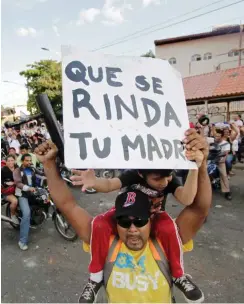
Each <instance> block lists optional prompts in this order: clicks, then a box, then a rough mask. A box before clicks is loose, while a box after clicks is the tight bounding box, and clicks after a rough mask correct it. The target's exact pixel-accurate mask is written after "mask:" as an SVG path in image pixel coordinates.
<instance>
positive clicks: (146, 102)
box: [141, 98, 161, 128]
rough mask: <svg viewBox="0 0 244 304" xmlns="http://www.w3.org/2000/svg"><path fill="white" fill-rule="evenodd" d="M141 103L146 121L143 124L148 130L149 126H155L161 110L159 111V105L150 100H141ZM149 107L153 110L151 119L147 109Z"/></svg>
mask: <svg viewBox="0 0 244 304" xmlns="http://www.w3.org/2000/svg"><path fill="white" fill-rule="evenodd" d="M141 101H142V103H143V107H144V111H145V114H146V119H147V121H146V122H144V123H145V125H146V126H147V127H149V128H150V127H151V126H153V125H155V124H156V123H157V122H158V121H159V119H160V117H161V110H160V107H159V105H158V104H157V103H156V102H155V101H153V100H151V99H147V98H141ZM149 106H150V107H151V108H153V109H154V117H153V118H151V116H150V112H149V109H148V107H149Z"/></svg>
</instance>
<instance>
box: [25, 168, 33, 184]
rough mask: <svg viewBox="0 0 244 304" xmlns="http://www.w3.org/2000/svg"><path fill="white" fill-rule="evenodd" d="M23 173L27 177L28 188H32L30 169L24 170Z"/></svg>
mask: <svg viewBox="0 0 244 304" xmlns="http://www.w3.org/2000/svg"><path fill="white" fill-rule="evenodd" d="M24 173H25V175H26V176H27V182H28V186H30V187H32V170H31V169H30V168H25V169H24Z"/></svg>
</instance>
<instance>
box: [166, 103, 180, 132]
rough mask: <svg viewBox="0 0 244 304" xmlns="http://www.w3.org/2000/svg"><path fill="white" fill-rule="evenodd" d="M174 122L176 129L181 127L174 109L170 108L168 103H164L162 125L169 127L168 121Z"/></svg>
mask: <svg viewBox="0 0 244 304" xmlns="http://www.w3.org/2000/svg"><path fill="white" fill-rule="evenodd" d="M170 120H174V121H175V123H176V125H177V127H179V128H180V127H181V123H180V121H179V118H178V117H177V115H176V113H175V111H174V109H173V108H172V106H171V104H170V103H169V102H167V103H166V106H165V116H164V125H165V126H166V127H168V126H169V121H170Z"/></svg>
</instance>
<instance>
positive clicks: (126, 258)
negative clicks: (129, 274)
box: [115, 252, 146, 273]
mask: <svg viewBox="0 0 244 304" xmlns="http://www.w3.org/2000/svg"><path fill="white" fill-rule="evenodd" d="M145 259H146V257H145V256H142V257H140V259H139V261H138V262H137V264H135V262H134V258H133V256H132V255H130V254H128V253H122V252H120V253H119V254H118V256H117V259H116V261H115V265H116V266H117V267H118V268H121V269H123V268H130V269H135V268H137V269H138V270H141V272H142V273H144V272H145V271H146V268H145Z"/></svg>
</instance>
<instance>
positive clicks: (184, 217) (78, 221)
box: [35, 129, 212, 302]
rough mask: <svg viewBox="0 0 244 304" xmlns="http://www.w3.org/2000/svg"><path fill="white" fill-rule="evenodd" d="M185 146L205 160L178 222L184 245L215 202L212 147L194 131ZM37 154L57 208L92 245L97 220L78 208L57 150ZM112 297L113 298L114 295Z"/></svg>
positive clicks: (43, 149) (50, 146)
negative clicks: (209, 166) (210, 162)
mask: <svg viewBox="0 0 244 304" xmlns="http://www.w3.org/2000/svg"><path fill="white" fill-rule="evenodd" d="M185 143H186V146H187V149H189V150H193V151H194V150H195V151H197V150H202V152H203V155H204V160H203V162H202V164H201V166H200V167H199V170H198V175H197V193H196V194H195V198H194V199H193V203H192V204H190V205H188V206H186V207H185V208H184V209H183V210H182V211H181V213H180V214H179V216H178V217H177V219H176V221H175V224H176V226H177V229H178V232H179V236H180V240H181V242H182V244H183V245H184V244H186V243H188V242H189V241H190V240H191V239H192V238H193V237H194V235H195V234H196V233H197V231H198V230H199V229H200V228H201V226H202V225H203V223H204V221H205V219H206V217H207V215H208V212H209V208H210V206H211V200H212V189H211V183H210V180H209V176H208V172H207V163H206V160H207V156H208V144H207V143H206V140H205V139H204V138H202V137H201V136H200V135H199V134H197V133H196V131H195V130H192V129H191V130H188V131H187V132H186V139H185ZM35 153H36V155H37V157H38V159H39V160H40V162H42V164H43V167H44V171H45V175H46V177H47V182H48V187H49V190H50V194H51V196H52V198H53V200H54V202H55V204H56V206H57V208H59V210H60V211H61V212H62V214H63V215H64V216H65V217H66V218H67V220H68V221H69V223H70V224H71V225H72V226H73V228H74V229H75V231H76V232H77V234H78V235H79V236H80V238H81V239H82V240H83V241H84V242H85V243H87V244H90V243H91V236H92V221H93V218H92V217H91V216H90V215H89V214H88V213H87V211H85V210H84V209H82V208H81V207H80V206H78V204H77V203H76V201H75V199H74V197H73V195H72V193H71V191H70V189H69V188H68V186H67V185H66V183H65V182H64V181H63V180H62V178H61V177H60V174H59V171H58V169H57V167H56V163H55V159H56V156H57V147H56V146H55V145H54V144H53V143H52V142H45V143H43V144H42V145H40V146H39V147H38V148H37V149H36V150H35ZM104 182H105V181H104ZM86 186H88V185H86ZM110 296H112V295H111V294H110ZM120 299H121V302H124V298H123V293H121V298H120Z"/></svg>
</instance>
